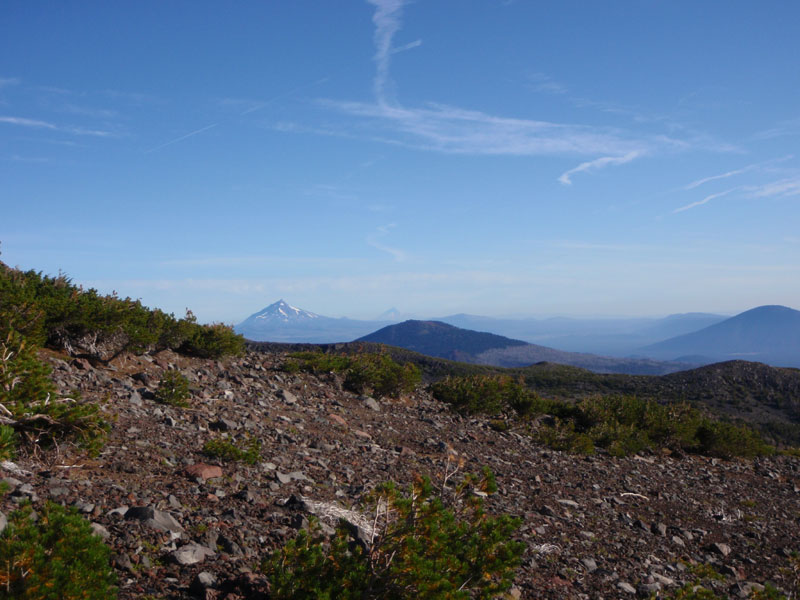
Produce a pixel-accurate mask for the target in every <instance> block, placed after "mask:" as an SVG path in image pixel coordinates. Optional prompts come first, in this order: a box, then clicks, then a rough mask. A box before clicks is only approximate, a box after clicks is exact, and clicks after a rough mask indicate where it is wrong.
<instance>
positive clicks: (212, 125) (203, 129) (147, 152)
mask: <svg viewBox="0 0 800 600" xmlns="http://www.w3.org/2000/svg"><path fill="white" fill-rule="evenodd" d="M217 125H219V123H212V124H211V125H206V126H205V127H201V128H200V129H197V130H195V131H192V132H190V133H187V134H186V135H182V136H180V137H177V138H175V139H174V140H170V141H168V142H164V143H163V144H161V145H160V146H156V147H155V148H150V150H145V152H144V153H145V154H150V153H151V152H155V151H156V150H161V149H162V148H166V147H167V146H171V145H172V144H177V143H178V142H180V141H182V140H185V139H186V138H190V137H192V136H195V135H197V134H198V133H203V132H204V131H208V130H209V129H212V128H214V127H216V126H217Z"/></svg>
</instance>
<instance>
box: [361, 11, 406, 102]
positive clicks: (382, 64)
mask: <svg viewBox="0 0 800 600" xmlns="http://www.w3.org/2000/svg"><path fill="white" fill-rule="evenodd" d="M369 3H370V4H372V5H373V6H374V7H375V14H374V15H372V22H373V23H374V24H375V35H374V39H375V56H374V60H375V69H376V73H375V80H374V82H373V90H374V92H375V99H376V100H377V101H378V104H380V105H386V104H388V103H389V102H390V98H389V97H390V96H391V94H390V93H389V89H388V88H389V86H390V80H389V63H390V62H391V56H392V38H393V37H394V34H395V33H397V32H398V30H399V29H400V25H401V23H402V22H401V17H402V15H403V4H404V1H403V0H369Z"/></svg>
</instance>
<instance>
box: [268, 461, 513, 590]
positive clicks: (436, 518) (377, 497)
mask: <svg viewBox="0 0 800 600" xmlns="http://www.w3.org/2000/svg"><path fill="white" fill-rule="evenodd" d="M495 490H496V485H495V482H494V477H493V475H492V474H491V472H490V471H488V469H487V470H484V473H483V474H482V475H481V476H476V475H468V476H467V477H465V478H464V480H463V481H462V482H461V483H460V484H459V485H457V486H456V487H455V489H454V493H453V495H452V497H450V498H449V500H448V501H445V500H444V499H443V498H442V497H439V496H436V495H435V494H434V489H433V486H432V485H431V482H430V480H429V479H427V478H422V477H420V478H418V479H417V480H416V481H415V482H414V484H413V485H412V486H411V488H410V489H409V490H408V491H406V492H402V491H401V490H399V489H398V488H397V487H396V486H395V485H394V484H392V483H386V484H383V485H381V486H379V487H378V488H376V489H375V490H374V491H373V492H372V493H371V494H370V495H369V496H368V497H367V499H366V501H365V503H364V513H366V515H367V517H368V519H369V520H370V522H371V523H374V526H375V529H374V535H373V536H372V537H371V540H370V543H364V544H359V543H356V542H354V541H353V539H352V537H351V532H352V529H351V528H349V527H348V526H347V525H345V524H342V525H340V526H339V527H338V528H337V530H336V533H335V535H334V536H333V538H332V539H331V540H327V539H325V538H324V536H322V535H321V533H320V529H319V527H318V525H317V524H316V522H315V521H314V520H313V519H312V520H311V525H310V527H309V530H308V531H305V530H301V531H300V532H299V533H298V535H297V537H296V538H295V539H294V540H291V541H290V542H288V543H287V544H286V545H285V546H284V547H283V548H282V549H280V550H278V551H276V552H274V553H273V554H272V556H271V557H269V558H268V559H266V560H265V561H264V563H263V568H264V571H265V573H266V574H267V577H268V578H269V580H270V585H271V594H272V595H271V597H273V598H275V599H276V600H289V599H301V598H303V599H306V598H320V599H331V598H337V599H342V600H350V599H353V600H355V599H359V600H369V599H379V598H380V599H388V600H401V599H402V600H405V599H407V598H415V599H417V598H418V599H421V600H428V599H430V600H432V599H448V600H449V599H462V598H463V599H466V598H480V599H489V598H495V597H497V595H498V594H501V593H503V592H504V591H506V590H508V588H509V587H510V586H511V583H512V580H513V576H514V573H515V571H516V568H517V567H518V565H519V562H520V557H521V555H522V552H523V550H524V544H522V543H520V542H517V541H514V540H513V539H512V535H513V533H514V531H515V530H516V529H517V528H518V527H519V523H520V520H519V519H517V518H514V517H510V516H507V515H501V516H497V517H492V516H489V515H487V514H486V512H485V511H484V506H483V500H482V498H481V497H480V496H478V495H475V494H474V493H473V492H474V491H478V492H480V493H482V494H483V495H486V494H490V493H493V492H494V491H495Z"/></svg>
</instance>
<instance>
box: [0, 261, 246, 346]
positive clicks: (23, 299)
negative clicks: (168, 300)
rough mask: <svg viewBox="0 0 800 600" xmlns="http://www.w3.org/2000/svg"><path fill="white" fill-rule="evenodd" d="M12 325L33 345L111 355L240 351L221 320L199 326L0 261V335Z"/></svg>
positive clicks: (241, 341)
mask: <svg viewBox="0 0 800 600" xmlns="http://www.w3.org/2000/svg"><path fill="white" fill-rule="evenodd" d="M11 330H15V331H17V332H18V333H20V334H22V335H23V336H24V337H25V338H26V339H28V340H29V341H30V343H31V344H33V345H35V346H48V347H50V348H54V349H57V350H66V351H67V352H69V353H70V354H73V355H75V354H86V355H89V356H92V357H94V358H98V359H102V360H109V359H110V358H113V357H114V356H116V355H118V354H120V353H122V352H134V353H143V352H150V351H158V350H164V349H167V348H169V349H172V350H176V351H179V352H182V353H185V354H190V355H192V356H199V357H203V358H221V357H223V356H228V355H240V354H242V353H243V352H244V338H243V337H242V336H240V335H237V334H236V333H234V332H233V330H232V329H231V328H230V327H228V326H226V325H222V324H213V325H199V324H198V323H197V320H196V319H195V317H194V315H193V314H192V313H191V312H190V311H189V312H187V313H186V316H185V317H184V318H182V319H176V318H175V316H174V315H172V314H167V313H164V312H163V311H160V310H158V309H155V310H151V309H149V308H147V307H146V306H143V305H142V303H141V301H139V300H133V299H131V298H120V297H118V296H117V295H116V294H110V295H102V294H100V293H99V292H97V290H94V289H88V290H84V289H83V288H82V287H80V286H76V285H74V284H73V283H72V281H71V280H70V279H69V278H68V277H66V276H65V275H63V274H59V275H58V276H57V277H51V276H47V275H43V274H42V273H41V272H37V271H33V270H31V271H24V272H23V271H19V270H16V269H11V268H8V267H6V266H5V265H3V264H2V263H0V337H3V338H4V337H5V336H6V335H8V333H9V332H10V331H11Z"/></svg>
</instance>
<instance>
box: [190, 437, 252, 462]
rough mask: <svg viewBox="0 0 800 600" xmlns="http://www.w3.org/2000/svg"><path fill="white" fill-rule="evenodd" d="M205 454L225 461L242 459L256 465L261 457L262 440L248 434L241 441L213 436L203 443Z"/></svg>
mask: <svg viewBox="0 0 800 600" xmlns="http://www.w3.org/2000/svg"><path fill="white" fill-rule="evenodd" d="M203 454H205V455H206V456H208V457H210V458H217V459H219V460H224V461H241V462H244V463H246V464H248V465H254V464H256V463H257V462H258V459H259V458H260V457H261V440H260V439H258V438H256V437H251V436H248V438H247V439H245V440H243V441H241V442H238V443H237V442H235V441H234V440H231V439H229V438H222V437H219V438H213V439H210V440H208V441H207V442H206V443H205V444H203Z"/></svg>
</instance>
